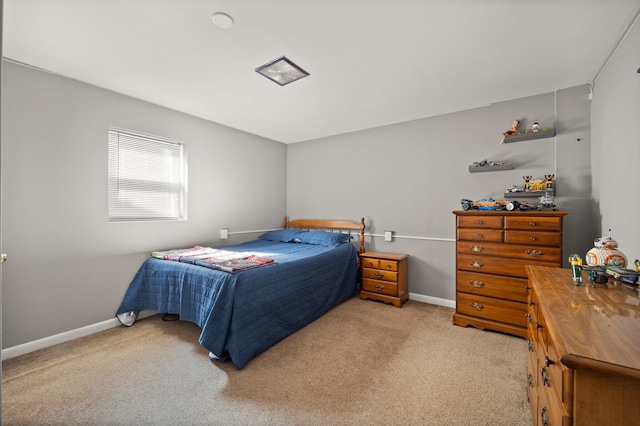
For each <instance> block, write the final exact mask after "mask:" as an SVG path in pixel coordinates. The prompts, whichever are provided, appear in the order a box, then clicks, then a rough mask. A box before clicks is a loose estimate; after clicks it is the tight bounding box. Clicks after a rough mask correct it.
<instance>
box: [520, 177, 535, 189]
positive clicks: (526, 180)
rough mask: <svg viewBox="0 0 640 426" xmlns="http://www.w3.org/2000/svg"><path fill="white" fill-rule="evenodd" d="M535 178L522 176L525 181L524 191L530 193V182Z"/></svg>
mask: <svg viewBox="0 0 640 426" xmlns="http://www.w3.org/2000/svg"><path fill="white" fill-rule="evenodd" d="M532 177H533V176H522V179H524V190H525V191H528V190H529V186H530V184H529V181H530V180H531V178H532Z"/></svg>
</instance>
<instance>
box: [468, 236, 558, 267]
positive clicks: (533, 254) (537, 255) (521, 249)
mask: <svg viewBox="0 0 640 426" xmlns="http://www.w3.org/2000/svg"><path fill="white" fill-rule="evenodd" d="M458 253H461V254H484V255H487V256H502V257H511V258H514V259H524V260H533V261H541V262H557V263H560V261H561V260H560V256H561V250H560V248H559V247H539V246H535V245H515V244H514V245H504V244H501V243H487V242H468V243H465V242H462V241H459V242H458Z"/></svg>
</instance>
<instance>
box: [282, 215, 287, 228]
mask: <svg viewBox="0 0 640 426" xmlns="http://www.w3.org/2000/svg"><path fill="white" fill-rule="evenodd" d="M282 227H283V228H284V229H287V217H286V216H285V217H284V222H282Z"/></svg>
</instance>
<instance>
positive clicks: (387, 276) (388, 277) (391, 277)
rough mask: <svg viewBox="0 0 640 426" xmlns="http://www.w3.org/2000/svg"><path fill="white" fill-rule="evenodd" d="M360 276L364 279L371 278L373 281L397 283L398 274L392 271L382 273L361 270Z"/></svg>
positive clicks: (379, 271)
mask: <svg viewBox="0 0 640 426" xmlns="http://www.w3.org/2000/svg"><path fill="white" fill-rule="evenodd" d="M362 276H363V277H364V278H372V279H374V280H383V281H391V282H397V281H398V273H397V272H393V271H383V270H381V269H369V268H363V269H362Z"/></svg>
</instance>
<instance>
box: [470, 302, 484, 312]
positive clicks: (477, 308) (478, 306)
mask: <svg viewBox="0 0 640 426" xmlns="http://www.w3.org/2000/svg"><path fill="white" fill-rule="evenodd" d="M469 306H471V307H472V308H473V309H475V310H476V311H481V310H483V309H484V305H482V304H480V303H476V302H471V303H469Z"/></svg>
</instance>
